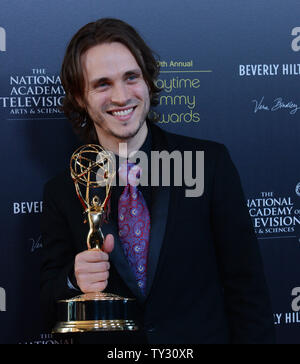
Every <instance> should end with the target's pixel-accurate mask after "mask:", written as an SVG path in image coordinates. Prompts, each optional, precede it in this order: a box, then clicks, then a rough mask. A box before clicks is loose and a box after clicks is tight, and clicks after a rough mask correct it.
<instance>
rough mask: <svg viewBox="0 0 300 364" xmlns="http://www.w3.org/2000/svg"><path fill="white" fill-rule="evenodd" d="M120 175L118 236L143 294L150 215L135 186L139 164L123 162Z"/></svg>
mask: <svg viewBox="0 0 300 364" xmlns="http://www.w3.org/2000/svg"><path fill="white" fill-rule="evenodd" d="M119 175H120V178H121V179H123V181H126V183H127V186H126V187H125V188H124V191H123V193H122V195H121V196H120V199H119V205H118V223H119V236H120V240H121V243H122V246H123V250H124V253H125V256H126V257H127V259H128V262H129V265H130V267H131V269H132V270H133V272H134V274H135V277H136V280H137V284H138V286H139V287H140V289H141V291H142V292H143V294H145V291H146V276H147V259H148V246H149V235H150V215H149V210H148V208H147V205H146V201H145V199H144V197H143V195H142V193H141V191H139V190H138V188H137V185H138V178H140V175H141V168H140V167H138V166H136V165H134V164H133V163H128V164H126V163H123V164H122V165H121V167H120V169H119Z"/></svg>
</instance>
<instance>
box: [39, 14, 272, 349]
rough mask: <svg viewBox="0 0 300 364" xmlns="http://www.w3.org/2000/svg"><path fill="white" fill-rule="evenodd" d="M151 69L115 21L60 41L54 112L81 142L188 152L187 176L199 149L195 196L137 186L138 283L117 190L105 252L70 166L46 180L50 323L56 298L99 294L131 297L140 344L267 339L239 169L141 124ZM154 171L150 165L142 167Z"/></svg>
mask: <svg viewBox="0 0 300 364" xmlns="http://www.w3.org/2000/svg"><path fill="white" fill-rule="evenodd" d="M158 72H159V70H158V66H157V62H156V60H155V58H154V57H153V55H152V53H151V51H150V49H149V48H148V47H147V45H146V44H145V43H144V41H143V40H142V39H141V38H140V36H139V35H138V34H137V32H136V31H135V30H134V29H133V28H132V27H131V26H129V25H128V24H126V23H124V22H122V21H120V20H116V19H102V20H99V21H97V22H94V23H90V24H88V25H86V26H85V27H83V28H82V29H80V30H79V32H78V33H77V34H76V35H75V36H74V37H73V39H72V40H71V42H70V44H69V46H68V49H67V52H66V55H65V59H64V62H63V66H62V73H61V76H62V83H63V86H64V88H65V91H66V98H65V103H64V111H65V114H66V115H67V116H68V118H69V119H70V120H71V122H72V124H73V126H74V129H75V131H76V132H77V133H78V134H79V135H80V136H81V137H82V138H83V139H84V142H85V143H97V144H100V145H101V146H102V147H104V148H105V149H106V150H109V151H112V152H114V153H115V154H116V155H118V154H120V152H119V145H120V143H127V154H126V155H120V156H121V157H127V156H129V155H130V154H134V153H135V152H136V151H139V150H142V151H144V152H145V153H146V154H147V155H148V156H150V154H151V152H152V151H158V152H163V151H165V152H168V153H170V154H171V153H173V152H174V151H177V152H180V153H181V154H182V155H183V154H184V152H186V151H190V152H191V158H190V159H192V160H189V161H188V162H185V163H186V164H189V166H190V167H191V168H192V170H193V173H194V172H195V171H197V158H195V156H196V154H197V151H202V152H204V166H205V167H204V186H205V188H204V192H203V193H202V194H201V195H200V196H196V197H186V191H187V185H186V184H184V183H183V185H182V186H178V184H177V183H175V182H174V180H173V179H171V182H170V186H148V187H147V186H140V187H139V188H138V190H139V192H138V193H140V195H139V196H141V198H142V201H143V202H142V205H143V211H144V212H145V213H146V215H147V216H146V218H147V219H150V223H149V225H150V235H149V236H148V237H147V239H145V241H144V243H145V245H144V246H146V248H144V247H143V248H142V249H145V250H144V252H145V255H146V258H145V261H143V264H144V265H143V264H142V263H141V265H140V266H141V272H143V273H144V274H143V276H142V278H141V277H138V275H137V274H135V273H137V268H136V266H135V264H136V263H137V261H138V259H139V257H138V255H136V256H132V255H130V254H129V252H128V251H129V250H130V249H131V247H130V244H131V243H132V241H131V240H132V239H131V238H130V239H129V241H126V237H125V238H124V234H123V230H122V229H123V228H124V226H123V225H122V219H121V217H122V218H123V219H124V216H122V214H121V208H122V203H121V202H120V201H121V198H122V196H123V193H124V191H125V189H126V188H127V187H125V189H124V187H123V188H121V187H115V188H114V189H113V193H112V197H111V211H112V212H111V216H110V220H109V222H108V223H107V224H104V225H103V231H104V233H105V236H106V238H105V242H104V246H103V251H88V250H87V247H86V236H87V227H86V226H85V225H84V224H83V221H82V207H81V205H80V203H79V201H78V199H77V196H76V193H75V189H74V185H73V182H72V180H71V177H70V176H69V172H66V173H65V174H63V175H60V176H58V177H56V178H55V179H53V180H52V181H50V182H49V183H48V184H47V185H46V187H45V195H44V213H43V220H42V232H43V239H44V249H43V251H44V260H43V268H42V298H43V302H44V306H45V307H46V309H47V312H48V316H49V319H50V318H51V320H50V321H51V324H53V323H54V321H53V320H55V310H54V307H55V305H54V304H55V301H56V300H58V299H64V298H68V297H72V296H76V295H78V294H80V293H81V292H83V293H87V292H97V291H107V292H110V293H116V294H119V295H121V296H124V297H135V298H136V300H137V304H138V315H139V319H140V325H141V331H142V332H143V333H144V334H145V340H146V341H147V342H148V343H181V344H183V343H189V344H192V343H273V340H274V337H273V334H274V333H273V324H272V314H271V308H270V303H269V297H268V293H267V288H266V283H265V279H264V273H263V267H262V262H261V258H260V254H259V248H258V245H257V241H256V238H255V235H254V232H253V229H252V224H251V220H250V218H249V214H248V211H247V208H246V205H245V201H244V197H243V192H242V189H241V185H240V180H239V176H238V174H237V171H236V169H235V167H234V165H233V163H232V161H231V159H230V157H229V154H228V152H227V150H226V148H225V147H224V146H223V145H220V144H218V143H214V142H208V141H201V140H197V139H192V138H187V137H183V136H179V135H174V134H170V133H167V132H164V131H162V130H161V129H160V128H158V127H157V126H156V125H155V124H154V122H153V121H151V120H150V118H149V115H150V114H149V110H150V106H155V105H156V104H157V103H158V92H159V90H158V89H157V87H156V86H155V79H156V77H157V76H158ZM184 167H185V166H183V170H184V171H185V169H184ZM157 169H159V170H160V171H161V168H159V167H158V168H156V169H155V168H153V166H152V169H151V173H150V174H153V173H154V174H155V173H156V172H157ZM170 170H171V171H173V169H172V168H171V169H170ZM193 175H194V174H193ZM127 191H128V190H127ZM125 210H126V208H125ZM127 226H129V229H131V228H132V226H130V223H129V225H127ZM138 242H140V240H138ZM140 249H141V247H140V246H139V245H138V248H137V250H140ZM139 264H140V263H139Z"/></svg>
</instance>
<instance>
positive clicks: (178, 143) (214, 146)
mask: <svg viewBox="0 0 300 364" xmlns="http://www.w3.org/2000/svg"><path fill="white" fill-rule="evenodd" d="M163 132H164V133H165V135H166V138H167V140H168V142H169V145H170V146H171V147H172V149H174V150H176V148H177V150H180V151H204V152H210V153H213V154H215V153H216V154H218V153H220V152H222V151H224V150H226V149H227V148H226V147H225V145H224V144H222V143H219V142H216V141H213V140H206V139H199V138H194V137H190V136H185V135H181V134H175V133H171V132H168V131H165V130H163Z"/></svg>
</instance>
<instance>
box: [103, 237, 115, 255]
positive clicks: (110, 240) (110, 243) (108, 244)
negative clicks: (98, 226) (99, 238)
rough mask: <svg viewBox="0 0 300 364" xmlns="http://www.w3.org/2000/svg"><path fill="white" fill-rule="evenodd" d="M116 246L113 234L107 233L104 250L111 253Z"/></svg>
mask: <svg viewBox="0 0 300 364" xmlns="http://www.w3.org/2000/svg"><path fill="white" fill-rule="evenodd" d="M114 246H115V239H114V236H113V235H112V234H108V235H106V237H105V239H104V243H103V247H102V250H103V251H105V253H108V254H109V253H111V252H112V251H113V250H114Z"/></svg>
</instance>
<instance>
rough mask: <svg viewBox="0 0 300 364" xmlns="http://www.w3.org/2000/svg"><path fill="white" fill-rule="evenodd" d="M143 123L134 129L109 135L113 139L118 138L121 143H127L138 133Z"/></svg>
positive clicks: (112, 132) (113, 132)
mask: <svg viewBox="0 0 300 364" xmlns="http://www.w3.org/2000/svg"><path fill="white" fill-rule="evenodd" d="M143 124H144V122H142V123H140V124H139V125H137V126H136V127H135V128H131V129H128V130H126V128H125V130H124V131H116V132H115V131H113V130H112V131H111V134H112V135H113V136H114V137H115V138H118V139H120V140H122V141H128V140H129V139H132V138H134V137H135V136H136V135H137V134H138V133H139V131H140V130H141V128H142V126H143Z"/></svg>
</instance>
